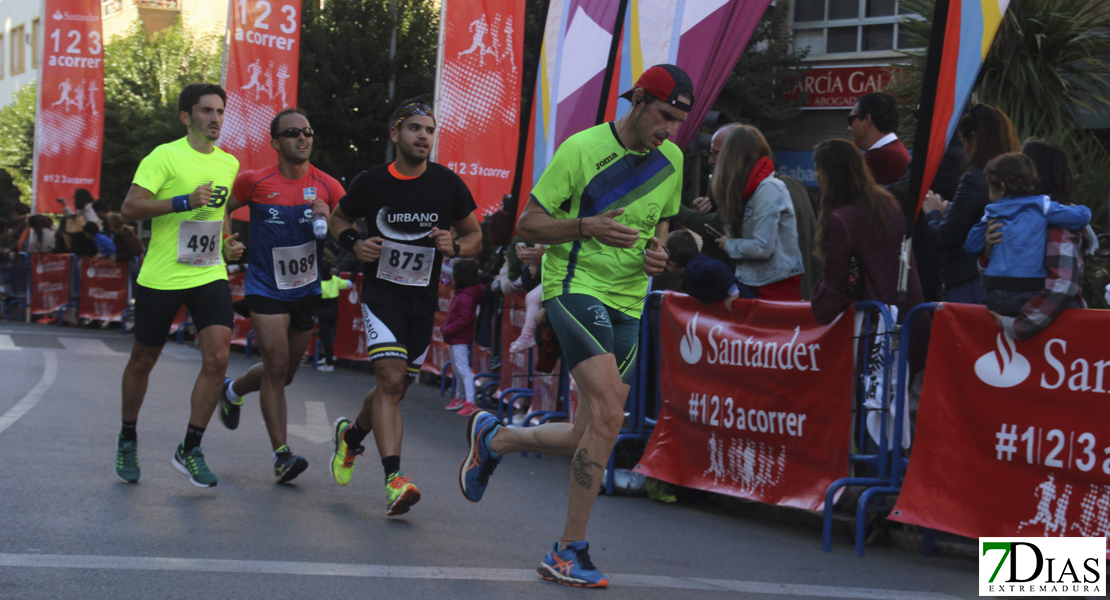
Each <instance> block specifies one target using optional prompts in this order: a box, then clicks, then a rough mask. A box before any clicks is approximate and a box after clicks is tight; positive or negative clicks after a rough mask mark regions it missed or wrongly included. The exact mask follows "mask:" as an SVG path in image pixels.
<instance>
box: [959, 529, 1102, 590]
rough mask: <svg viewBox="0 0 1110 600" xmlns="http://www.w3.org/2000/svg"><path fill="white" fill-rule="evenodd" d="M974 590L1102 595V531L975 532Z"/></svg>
mask: <svg viewBox="0 0 1110 600" xmlns="http://www.w3.org/2000/svg"><path fill="white" fill-rule="evenodd" d="M979 595H980V596H1044V595H1052V596H1105V595H1106V538H1105V537H1082V538H1081V537H1013V538H1002V537H990V538H988V537H981V538H979Z"/></svg>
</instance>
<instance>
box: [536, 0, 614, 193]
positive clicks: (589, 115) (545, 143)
mask: <svg viewBox="0 0 1110 600" xmlns="http://www.w3.org/2000/svg"><path fill="white" fill-rule="evenodd" d="M619 6H620V3H619V2H612V1H610V0H550V1H549V3H548V8H547V22H546V24H545V25H544V33H543V47H542V48H541V50H540V59H539V60H540V64H539V65H538V73H537V75H536V91H535V99H534V101H533V103H532V114H531V115H529V123H530V128H529V131H528V141H527V147H526V148H525V153H526V157H525V172H524V173H523V174H522V181H521V189H520V195H519V197H520V198H527V197H528V195H529V194H530V193H531V191H532V186H533V184H534V183H535V182H536V181H538V180H539V178H540V174H542V173H543V170H544V169H546V168H547V163H549V162H551V158H552V157H553V156H554V155H555V149H556V148H558V147H559V144H562V143H563V140H565V139H567V138H568V137H570V136H571V135H573V134H575V133H578V132H579V131H582V130H583V129H588V128H590V127H593V126H594V125H597V124H598V123H599V122H600V121H599V120H598V111H599V108H600V107H601V106H602V103H603V100H604V98H603V93H604V88H605V76H606V70H607V68H608V67H609V55H610V50H611V48H612V45H613V34H614V33H615V30H616V23H617V16H618V8H619ZM524 205H525V202H520V203H519V205H518V207H517V210H518V211H519V210H520V209H522V208H523V207H524Z"/></svg>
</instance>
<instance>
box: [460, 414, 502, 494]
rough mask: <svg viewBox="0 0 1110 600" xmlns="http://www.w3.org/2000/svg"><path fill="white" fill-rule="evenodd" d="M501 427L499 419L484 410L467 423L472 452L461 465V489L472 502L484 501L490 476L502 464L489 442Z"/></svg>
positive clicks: (472, 416) (467, 435)
mask: <svg viewBox="0 0 1110 600" xmlns="http://www.w3.org/2000/svg"><path fill="white" fill-rule="evenodd" d="M499 427H501V424H500V423H499V422H498V421H497V417H495V416H493V415H492V414H490V413H489V412H487V411H484V410H479V411H475V412H474V414H472V415H470V420H469V421H467V423H466V440H467V443H469V444H470V452H469V453H467V455H466V458H464V459H463V461H462V464H461V465H459V488H460V489H461V490H462V493H463V496H464V497H465V498H466V499H467V500H470V501H471V502H477V501H479V500H481V499H482V494H485V493H486V484H487V483H489V476H490V475H492V474H493V470H494V469H496V468H497V465H498V464H499V463H500V462H501V457H500V456H496V455H495V454H494V453H493V450H490V447H489V442H488V441H487V440H488V439H492V438H493V433H494V432H496V431H497V429H498V428H499Z"/></svg>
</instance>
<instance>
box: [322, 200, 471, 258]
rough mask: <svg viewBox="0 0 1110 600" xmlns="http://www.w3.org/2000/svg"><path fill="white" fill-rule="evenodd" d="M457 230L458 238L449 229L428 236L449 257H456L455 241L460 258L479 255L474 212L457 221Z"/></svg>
mask: <svg viewBox="0 0 1110 600" xmlns="http://www.w3.org/2000/svg"><path fill="white" fill-rule="evenodd" d="M337 210H338V209H337ZM455 231H456V232H457V233H458V237H457V238H456V237H453V236H452V235H451V232H450V231H449V230H446V229H439V228H432V232H431V233H430V234H428V237H432V238H435V240H436V250H439V251H440V252H441V253H442V254H443V255H444V256H446V257H449V258H456V255H455V242H458V244H459V253H458V255H457V257H458V258H467V257H471V256H477V255H478V253H479V252H481V251H482V228H481V226H480V225H479V224H478V217H477V216H475V215H474V213H473V212H471V213H470V214H469V215H467V216H466V218H465V219H463V220H462V221H458V222H456V223H455Z"/></svg>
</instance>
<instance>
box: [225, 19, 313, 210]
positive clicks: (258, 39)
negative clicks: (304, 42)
mask: <svg viewBox="0 0 1110 600" xmlns="http://www.w3.org/2000/svg"><path fill="white" fill-rule="evenodd" d="M300 54H301V2H300V0H231V6H230V15H228V20H227V54H226V56H227V63H226V67H225V70H224V76H223V86H224V89H225V90H226V91H227V110H226V111H225V113H224V124H223V130H222V131H221V133H220V148H221V149H223V150H224V151H225V152H229V153H231V154H232V155H234V156H235V158H238V159H239V169H240V170H242V171H248V170H251V169H260V168H262V167H265V166H268V165H270V164H273V162H274V151H273V149H272V148H271V147H270V121H272V120H273V118H274V115H276V114H277V113H279V112H281V111H282V110H283V109H286V108H292V107H295V106H297V82H298V76H299V73H300V70H299V69H300ZM246 211H247V209H246V207H243V208H241V209H239V210H237V211H235V218H237V219H242V220H247V219H248V218H249V217H248V216H247V212H246Z"/></svg>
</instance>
